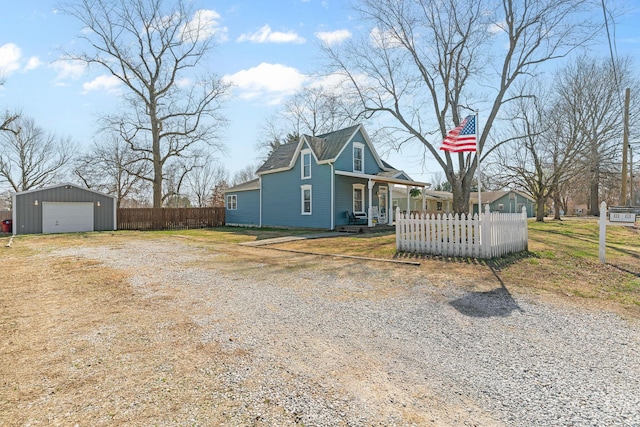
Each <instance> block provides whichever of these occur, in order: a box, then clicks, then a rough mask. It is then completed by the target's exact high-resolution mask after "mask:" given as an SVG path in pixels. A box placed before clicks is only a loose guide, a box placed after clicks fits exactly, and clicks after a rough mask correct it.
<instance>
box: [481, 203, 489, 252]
mask: <svg viewBox="0 0 640 427" xmlns="http://www.w3.org/2000/svg"><path fill="white" fill-rule="evenodd" d="M479 218H480V217H479ZM480 246H481V248H482V251H481V252H482V257H483V258H491V213H490V212H489V204H488V203H487V204H486V205H485V207H484V214H483V215H482V218H481V220H480Z"/></svg>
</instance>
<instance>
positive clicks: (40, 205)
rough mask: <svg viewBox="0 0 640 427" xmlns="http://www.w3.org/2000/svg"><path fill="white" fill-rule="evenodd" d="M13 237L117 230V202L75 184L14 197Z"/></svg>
mask: <svg viewBox="0 0 640 427" xmlns="http://www.w3.org/2000/svg"><path fill="white" fill-rule="evenodd" d="M12 225H13V234H37V233H73V232H81V231H108V230H115V229H116V199H115V197H113V196H109V195H107V194H103V193H99V192H97V191H93V190H88V189H86V188H82V187H79V186H77V185H74V184H60V185H55V186H51V187H46V188H40V189H37V190H30V191H23V192H20V193H16V194H14V195H13V224H12Z"/></svg>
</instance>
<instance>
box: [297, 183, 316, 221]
mask: <svg viewBox="0 0 640 427" xmlns="http://www.w3.org/2000/svg"><path fill="white" fill-rule="evenodd" d="M306 190H309V212H306V211H305V210H304V192H305V191H306ZM300 215H313V189H312V188H311V185H310V184H305V185H301V186H300Z"/></svg>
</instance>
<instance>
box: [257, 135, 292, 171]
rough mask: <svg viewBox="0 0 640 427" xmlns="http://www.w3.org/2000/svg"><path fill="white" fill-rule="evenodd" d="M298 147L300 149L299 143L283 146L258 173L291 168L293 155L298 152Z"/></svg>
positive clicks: (274, 152)
mask: <svg viewBox="0 0 640 427" xmlns="http://www.w3.org/2000/svg"><path fill="white" fill-rule="evenodd" d="M296 147H298V143H297V142H290V143H289V144H282V145H281V146H279V147H278V148H276V149H275V150H274V151H273V153H271V156H269V158H268V159H267V161H266V162H264V164H263V165H262V166H260V168H259V169H258V172H257V173H262V172H269V171H272V170H276V169H281V168H286V167H289V164H290V163H291V159H292V158H293V154H294V153H295V152H296Z"/></svg>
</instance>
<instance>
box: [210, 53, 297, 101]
mask: <svg viewBox="0 0 640 427" xmlns="http://www.w3.org/2000/svg"><path fill="white" fill-rule="evenodd" d="M223 79H224V80H225V81H226V82H229V83H231V84H233V85H234V86H235V87H236V90H239V91H240V97H241V98H243V99H256V98H264V97H268V98H269V99H268V103H269V104H279V103H280V102H282V100H283V98H284V97H286V96H289V95H292V94H294V93H296V92H297V91H299V90H300V89H301V88H302V86H303V85H304V83H305V82H306V81H307V80H308V77H307V76H306V75H304V74H302V73H301V72H300V71H298V70H297V69H295V68H292V67H287V66H286V65H282V64H268V63H265V62H263V63H261V64H260V65H258V66H257V67H253V68H249V69H247V70H241V71H238V72H237V73H235V74H229V75H226V76H224V77H223Z"/></svg>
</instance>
